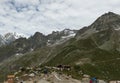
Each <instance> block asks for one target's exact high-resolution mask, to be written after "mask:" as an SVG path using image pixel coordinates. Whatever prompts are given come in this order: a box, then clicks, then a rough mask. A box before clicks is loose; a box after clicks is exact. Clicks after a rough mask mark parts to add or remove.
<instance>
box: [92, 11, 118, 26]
mask: <svg viewBox="0 0 120 83" xmlns="http://www.w3.org/2000/svg"><path fill="white" fill-rule="evenodd" d="M118 20H120V15H118V14H115V13H113V12H108V13H105V14H103V15H102V16H100V17H99V18H98V19H97V20H96V21H95V22H94V23H93V24H92V25H96V24H97V25H101V24H106V23H110V22H115V21H118Z"/></svg>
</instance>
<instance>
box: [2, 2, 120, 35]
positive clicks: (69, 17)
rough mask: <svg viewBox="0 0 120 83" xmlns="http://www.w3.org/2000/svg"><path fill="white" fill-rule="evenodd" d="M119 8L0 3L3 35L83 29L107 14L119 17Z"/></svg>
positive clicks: (115, 4) (111, 5) (102, 4)
mask: <svg viewBox="0 0 120 83" xmlns="http://www.w3.org/2000/svg"><path fill="white" fill-rule="evenodd" d="M119 8H120V0H109V1H108V0H0V33H1V34H4V33H7V32H18V33H24V34H26V35H31V34H33V33H34V32H36V31H40V32H42V33H44V34H48V33H50V32H51V31H53V30H62V29H64V28H72V29H80V28H82V27H83V26H88V25H90V24H91V23H92V22H93V21H94V20H95V19H96V18H97V17H98V16H100V15H102V14H104V13H105V12H108V11H112V12H115V13H118V14H120V10H119Z"/></svg>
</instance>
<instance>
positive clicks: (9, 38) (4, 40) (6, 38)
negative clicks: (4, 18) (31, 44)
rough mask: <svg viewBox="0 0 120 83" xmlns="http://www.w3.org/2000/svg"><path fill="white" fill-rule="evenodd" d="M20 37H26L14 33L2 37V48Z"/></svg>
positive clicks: (0, 36)
mask: <svg viewBox="0 0 120 83" xmlns="http://www.w3.org/2000/svg"><path fill="white" fill-rule="evenodd" d="M20 37H25V36H24V35H21V34H18V33H16V32H14V33H6V34H5V35H0V46H2V45H6V44H9V43H11V42H13V41H15V40H16V39H18V38H20Z"/></svg>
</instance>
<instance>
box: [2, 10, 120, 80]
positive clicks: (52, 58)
mask: <svg viewBox="0 0 120 83" xmlns="http://www.w3.org/2000/svg"><path fill="white" fill-rule="evenodd" d="M12 40H13V39H12ZM0 42H1V43H3V42H4V41H3V37H2V36H1V41H0ZM59 64H63V65H70V66H72V67H74V66H79V69H77V71H76V70H73V71H71V72H70V73H71V75H72V76H73V77H74V78H76V79H80V77H81V74H79V73H78V72H80V71H83V73H84V74H88V75H90V76H91V77H93V76H95V77H98V78H100V79H104V80H120V78H119V77H120V73H119V70H120V15H118V14H115V13H113V12H108V13H105V14H103V15H102V16H100V17H99V18H98V19H97V20H96V21H95V22H94V23H92V24H91V25H90V26H86V27H83V28H82V29H80V30H70V29H65V30H63V31H60V32H59V31H56V32H55V31H53V32H52V33H51V34H49V35H47V36H46V35H44V34H42V33H40V32H36V33H35V34H34V35H33V36H31V37H29V38H22V37H21V38H18V39H16V40H14V41H12V42H11V43H9V44H8V45H3V46H1V47H0V66H1V67H0V71H1V72H3V73H4V72H6V73H5V74H8V73H11V72H15V71H17V70H18V69H19V68H20V67H28V66H37V65H42V66H46V65H47V66H57V65H59ZM10 70H13V71H10ZM0 77H1V78H3V76H2V75H0Z"/></svg>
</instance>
